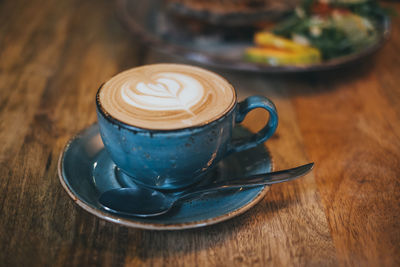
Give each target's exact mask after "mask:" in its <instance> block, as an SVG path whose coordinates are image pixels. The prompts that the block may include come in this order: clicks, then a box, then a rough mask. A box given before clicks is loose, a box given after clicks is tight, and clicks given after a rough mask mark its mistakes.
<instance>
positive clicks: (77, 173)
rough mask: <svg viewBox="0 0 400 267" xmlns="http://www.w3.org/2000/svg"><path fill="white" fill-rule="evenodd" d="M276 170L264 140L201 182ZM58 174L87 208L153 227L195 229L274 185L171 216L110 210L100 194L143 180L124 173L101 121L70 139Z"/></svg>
mask: <svg viewBox="0 0 400 267" xmlns="http://www.w3.org/2000/svg"><path fill="white" fill-rule="evenodd" d="M246 134H249V132H248V131H247V130H245V129H244V128H237V129H235V131H234V135H235V136H241V135H246ZM271 171H272V162H271V157H270V155H269V153H268V151H267V150H266V148H265V146H264V145H260V146H258V147H256V148H253V149H249V150H247V151H243V152H240V153H236V154H232V155H230V156H229V157H227V158H225V159H224V160H222V161H221V162H219V163H218V165H216V166H215V168H214V169H213V170H212V171H211V172H210V174H209V175H208V177H207V178H206V179H205V180H204V181H203V182H202V183H201V185H202V184H205V183H211V182H214V181H222V180H224V179H231V178H234V177H245V176H250V175H253V174H258V173H265V172H271ZM58 174H59V178H60V182H61V184H62V186H63V187H64V189H65V190H66V191H67V193H68V194H69V196H70V197H71V198H72V199H73V200H74V202H75V203H77V204H78V205H79V206H80V207H82V208H83V209H85V210H86V211H88V212H90V213H92V214H93V215H95V216H97V217H100V218H102V219H104V220H107V221H110V222H114V223H117V224H121V225H125V226H130V227H136V228H142V229H153V230H174V229H175V230H177V229H187V228H195V227H202V226H206V225H211V224H215V223H218V222H221V221H224V220H227V219H230V218H232V217H235V216H237V215H239V214H242V213H244V212H245V211H247V210H248V209H250V208H251V207H253V206H254V205H255V204H257V203H258V202H259V201H260V200H261V199H262V198H263V197H264V195H265V194H266V192H267V191H268V188H269V187H267V186H260V187H255V188H250V189H235V190H229V191H225V192H219V193H215V194H210V195H207V196H204V197H203V198H200V199H196V200H192V201H190V202H185V203H183V204H182V205H180V206H178V207H175V208H174V209H173V210H171V211H170V212H169V213H167V214H165V215H162V216H158V217H152V218H138V217H133V216H132V217H128V216H118V215H115V214H112V213H109V212H107V211H105V210H104V209H102V208H101V206H100V205H99V204H98V201H97V200H98V198H99V196H100V194H101V193H102V192H104V191H107V190H109V189H112V188H120V187H135V186H137V185H136V184H135V183H134V182H133V180H132V179H131V178H130V177H129V176H127V175H125V174H124V173H122V172H120V171H119V169H118V168H117V167H116V166H115V164H114V162H113V161H112V160H111V158H110V157H109V156H108V153H107V151H105V149H104V146H103V142H102V141H101V138H100V134H99V127H98V125H97V124H94V125H92V126H90V127H89V128H87V129H85V130H83V131H82V132H81V133H79V134H78V135H77V136H75V137H74V138H72V139H71V140H70V141H69V142H68V144H67V145H66V146H65V148H64V150H63V151H62V153H61V156H60V159H59V162H58ZM199 185H200V184H199ZM199 185H196V186H199ZM176 194H178V193H176Z"/></svg>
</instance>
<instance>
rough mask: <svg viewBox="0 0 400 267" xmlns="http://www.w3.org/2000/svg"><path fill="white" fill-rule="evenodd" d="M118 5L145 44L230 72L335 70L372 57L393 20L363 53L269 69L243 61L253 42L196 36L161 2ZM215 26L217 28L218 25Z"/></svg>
mask: <svg viewBox="0 0 400 267" xmlns="http://www.w3.org/2000/svg"><path fill="white" fill-rule="evenodd" d="M116 2H117V12H118V16H119V17H120V19H121V20H122V21H123V23H124V24H125V25H126V26H127V28H128V30H129V31H130V32H131V33H133V34H135V36H136V37H137V38H139V39H140V41H141V42H142V43H143V44H145V45H150V46H152V47H153V48H155V49H157V50H158V51H160V52H163V53H166V54H173V55H177V56H182V57H184V58H186V59H189V60H192V61H194V62H197V63H201V64H205V65H209V66H213V67H219V68H224V69H230V70H244V71H253V72H262V73H285V72H286V73H288V72H309V71H320V70H329V69H335V68H339V67H342V66H344V65H347V64H349V63H353V62H356V61H358V60H360V59H363V58H365V57H367V56H370V55H371V54H373V53H374V52H376V51H377V50H378V49H379V48H381V47H382V45H383V44H384V43H385V41H386V40H387V39H388V38H389V34H390V19H389V18H388V17H383V18H382V20H381V23H380V25H378V32H379V33H380V36H379V38H378V40H377V42H376V43H374V44H373V45H371V46H369V47H367V48H365V49H364V50H362V51H360V52H357V53H353V54H350V55H346V56H342V57H338V58H335V59H331V60H327V61H324V62H321V63H319V64H312V65H304V66H268V65H264V64H258V63H252V62H247V61H245V60H244V59H243V52H244V49H245V48H246V47H249V46H251V45H253V44H252V43H251V42H250V41H249V42H246V41H237V39H236V40H235V39H230V40H228V41H227V40H226V39H227V38H225V37H224V38H221V37H220V36H219V34H218V33H217V32H211V33H207V35H206V34H201V35H195V34H193V33H192V34H190V32H189V31H185V30H182V29H184V28H185V27H186V28H187V25H186V23H185V21H184V20H182V21H180V22H179V21H178V24H177V22H176V21H175V20H174V19H173V18H172V17H171V16H170V14H169V13H168V12H167V11H166V8H165V7H164V6H163V1H162V0H147V1H137V0H136V1H135V0H117V1H116ZM179 23H181V24H179ZM215 27H217V28H218V25H216V26H215ZM228 39H229V38H228Z"/></svg>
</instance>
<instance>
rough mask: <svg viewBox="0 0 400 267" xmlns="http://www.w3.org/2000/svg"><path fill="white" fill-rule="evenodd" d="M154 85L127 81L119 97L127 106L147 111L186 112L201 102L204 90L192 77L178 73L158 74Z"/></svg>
mask: <svg viewBox="0 0 400 267" xmlns="http://www.w3.org/2000/svg"><path fill="white" fill-rule="evenodd" d="M155 82H156V83H144V82H139V83H137V82H136V81H127V82H126V83H124V84H123V85H122V88H121V97H122V99H123V100H124V101H125V102H126V103H127V104H129V105H131V106H133V107H136V108H141V109H147V110H162V111H168V110H186V111H187V112H189V113H191V114H193V113H192V112H191V111H190V108H191V107H193V106H194V105H196V104H197V103H198V102H199V101H201V99H202V97H203V94H204V88H203V86H202V85H201V84H200V83H199V82H198V81H197V80H195V79H193V78H192V77H189V76H187V75H183V74H178V73H160V74H158V75H157V79H156V80H155Z"/></svg>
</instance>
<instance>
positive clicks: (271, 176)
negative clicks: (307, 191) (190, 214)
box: [179, 163, 314, 201]
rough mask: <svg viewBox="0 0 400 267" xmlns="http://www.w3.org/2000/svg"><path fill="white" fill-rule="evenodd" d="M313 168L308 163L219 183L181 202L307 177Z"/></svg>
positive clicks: (186, 195)
mask: <svg viewBox="0 0 400 267" xmlns="http://www.w3.org/2000/svg"><path fill="white" fill-rule="evenodd" d="M313 167H314V163H308V164H305V165H302V166H299V167H295V168H292V169H288V170H282V171H277V172H270V173H263V174H256V175H252V176H250V177H247V178H240V179H231V180H227V181H223V182H219V183H213V184H209V185H205V186H202V187H198V188H194V189H192V190H189V191H187V192H185V193H184V194H183V195H181V196H179V201H182V200H185V201H186V200H188V199H191V198H193V197H195V196H197V195H199V194H203V193H209V192H215V191H219V190H223V189H233V188H246V187H255V186H261V185H272V184H277V183H282V182H287V181H290V180H294V179H296V178H298V177H301V176H303V175H306V174H307V173H308V172H310V171H311V170H312V168H313Z"/></svg>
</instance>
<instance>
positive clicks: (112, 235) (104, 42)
mask: <svg viewBox="0 0 400 267" xmlns="http://www.w3.org/2000/svg"><path fill="white" fill-rule="evenodd" d="M389 5H390V6H391V7H395V9H397V10H398V11H400V5H399V4H398V3H390V4H389ZM399 25H400V18H399V17H397V18H394V21H393V32H392V38H391V40H390V41H389V42H388V43H387V44H386V45H385V46H384V48H383V49H382V50H381V51H380V52H379V53H378V54H377V55H376V56H375V57H373V58H369V59H368V60H366V61H365V62H363V63H362V64H357V65H353V66H351V67H348V68H345V69H343V70H340V71H332V72H326V73H314V74H304V75H256V74H249V73H238V72H236V73H230V72H226V71H222V70H218V69H216V70H215V71H217V72H219V73H221V74H222V75H224V76H226V77H227V78H228V79H229V80H231V81H232V83H233V84H234V85H235V86H236V87H237V90H238V93H239V98H240V99H243V98H244V97H245V96H247V95H253V94H262V95H266V96H268V97H270V98H271V99H272V100H273V101H274V102H275V103H276V106H277V108H278V111H279V116H280V122H279V127H278V131H277V133H276V134H275V136H274V137H273V138H272V139H271V140H269V141H268V142H267V146H268V148H269V149H270V150H271V153H272V155H273V158H274V163H275V169H284V168H289V167H292V166H295V165H298V164H303V163H307V162H310V161H314V162H315V163H316V166H315V169H314V171H313V172H312V173H311V174H309V175H307V176H306V177H304V178H302V179H301V180H298V181H293V182H290V183H285V184H280V185H274V186H272V188H271V190H270V191H269V192H268V193H267V195H266V197H265V198H264V199H263V200H262V201H261V202H260V203H259V204H258V205H256V206H255V207H254V208H252V209H251V210H250V211H248V212H246V213H245V214H243V215H241V216H238V217H236V218H234V219H231V220H229V221H226V222H223V223H220V224H217V225H213V226H209V227H205V228H200V229H193V230H184V231H164V232H159V231H148V230H138V229H131V228H126V227H121V226H118V225H114V224H112V223H109V222H106V221H103V220H101V219H98V218H97V217H94V216H92V215H91V214H89V213H87V212H85V211H84V210H82V209H81V208H79V207H78V206H76V205H75V204H74V203H73V201H71V199H70V198H69V197H68V195H67V194H66V192H65V191H64V189H63V188H62V187H61V185H60V182H59V180H58V177H57V160H58V155H59V153H60V151H61V150H62V149H63V147H64V145H65V143H66V142H67V140H68V139H69V138H70V137H71V136H72V135H74V134H75V133H77V132H78V131H80V130H81V129H83V128H85V127H87V126H88V125H90V124H92V123H93V122H95V121H96V115H95V110H94V95H95V92H96V90H97V88H98V86H99V85H100V83H101V82H103V81H105V80H107V79H108V78H109V77H111V76H112V75H114V74H115V73H117V72H119V71H121V70H124V69H127V68H130V67H133V66H136V65H140V64H146V63H150V62H163V61H174V60H175V59H174V58H172V57H165V56H162V55H159V54H156V53H154V52H151V51H149V50H148V49H146V48H143V47H141V46H140V45H139V44H138V43H137V40H135V37H133V36H131V35H130V34H128V32H127V31H125V30H124V28H123V27H122V26H121V25H120V23H119V22H118V20H117V18H116V17H115V14H114V9H113V3H112V1H106V0H100V1H99V0H97V1H95V0H87V1H78V0H69V1H40V0H35V1H13V0H5V1H1V2H0V92H1V93H0V141H1V146H0V193H1V194H0V216H1V217H0V266H59V265H60V266H61V265H62V266H98V265H100V266H123V265H127V266H137V265H145V266H153V265H154V266H159V265H166V266H184V265H187V266H266V265H271V266H291V265H296V266H299V265H300V266H301V265H307V266H315V265H317V266H337V265H339V266H400V50H399V47H400V34H399V33H400V32H399ZM260 112H261V111H260ZM260 112H257V111H255V112H253V113H252V114H251V115H250V117H249V118H247V119H246V125H247V126H248V127H250V128H251V129H253V130H256V129H257V128H259V127H261V126H262V124H263V121H260V120H259V117H260V115H262V114H260Z"/></svg>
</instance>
